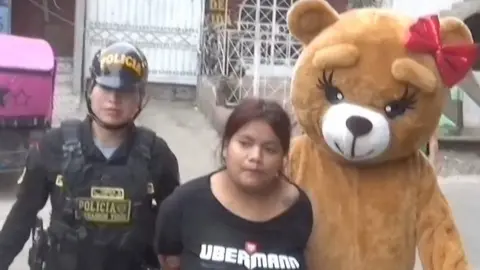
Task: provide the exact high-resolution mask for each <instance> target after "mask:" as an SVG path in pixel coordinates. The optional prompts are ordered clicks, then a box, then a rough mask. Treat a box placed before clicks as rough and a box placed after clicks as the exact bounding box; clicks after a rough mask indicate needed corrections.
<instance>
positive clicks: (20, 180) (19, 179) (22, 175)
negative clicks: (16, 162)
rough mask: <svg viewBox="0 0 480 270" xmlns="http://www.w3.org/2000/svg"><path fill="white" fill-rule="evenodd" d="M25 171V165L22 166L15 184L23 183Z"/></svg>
mask: <svg viewBox="0 0 480 270" xmlns="http://www.w3.org/2000/svg"><path fill="white" fill-rule="evenodd" d="M26 171H27V168H26V167H25V168H23V171H22V174H21V175H20V177H19V178H18V180H17V184H19V185H20V184H21V183H23V177H25V172H26Z"/></svg>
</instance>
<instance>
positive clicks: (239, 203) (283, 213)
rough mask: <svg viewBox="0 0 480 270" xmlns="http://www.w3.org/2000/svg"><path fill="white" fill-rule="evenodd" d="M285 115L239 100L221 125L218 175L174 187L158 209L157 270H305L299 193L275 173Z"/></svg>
mask: <svg viewBox="0 0 480 270" xmlns="http://www.w3.org/2000/svg"><path fill="white" fill-rule="evenodd" d="M290 133H291V124H290V120H289V117H288V115H287V113H286V112H285V111H284V110H283V109H282V107H281V106H280V105H278V104H277V103H275V102H272V101H266V100H258V99H247V100H244V101H243V102H241V103H240V104H239V105H238V106H237V107H236V108H235V109H234V110H233V112H232V114H231V115H230V117H229V118H228V120H227V123H226V126H225V130H224V134H223V137H222V140H221V146H222V149H221V150H222V151H221V155H222V161H223V164H224V168H222V169H220V170H218V171H215V172H212V173H210V174H208V175H206V176H202V177H200V178H197V179H194V180H192V181H190V182H188V183H187V184H185V185H183V186H180V187H179V188H177V189H176V190H175V191H174V193H173V194H171V195H170V196H169V197H168V198H167V199H166V200H165V201H164V202H163V203H162V204H161V206H160V210H159V214H158V219H157V227H156V230H157V232H156V237H155V239H154V243H155V246H156V249H157V254H158V255H159V260H160V262H161V264H162V265H163V269H166V270H171V269H182V270H198V269H254V268H255V269H307V268H306V266H305V259H304V256H303V252H304V250H305V247H306V244H307V240H308V238H309V236H310V233H311V230H312V223H313V216H312V206H311V204H310V201H309V200H308V198H307V196H306V194H305V193H304V192H303V191H301V190H300V189H299V188H298V187H297V186H295V185H294V184H292V183H291V182H289V181H288V179H287V178H286V177H285V175H284V174H283V173H282V171H283V167H284V163H285V161H286V158H287V154H288V149H289V146H290Z"/></svg>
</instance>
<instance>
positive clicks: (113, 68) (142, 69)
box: [85, 42, 148, 130]
mask: <svg viewBox="0 0 480 270" xmlns="http://www.w3.org/2000/svg"><path fill="white" fill-rule="evenodd" d="M90 78H91V84H90V85H89V86H88V88H87V91H85V100H86V103H87V108H88V113H89V115H90V117H91V118H92V119H93V120H94V121H95V122H96V123H98V124H99V125H100V126H102V127H103V128H106V129H110V130H113V129H122V128H125V127H126V126H128V125H130V124H132V123H133V122H134V120H135V119H136V118H137V116H138V115H139V114H140V112H141V110H142V109H143V108H144V106H145V104H146V98H145V87H146V84H147V79H148V63H147V59H146V57H145V55H143V53H142V52H141V51H140V50H139V49H138V48H137V47H135V46H134V45H132V44H130V43H126V42H116V43H113V44H111V45H109V46H107V47H106V48H104V49H101V50H99V51H98V52H97V53H96V54H95V56H94V57H93V60H92V64H91V67H90ZM133 104H135V105H136V106H132V105H133Z"/></svg>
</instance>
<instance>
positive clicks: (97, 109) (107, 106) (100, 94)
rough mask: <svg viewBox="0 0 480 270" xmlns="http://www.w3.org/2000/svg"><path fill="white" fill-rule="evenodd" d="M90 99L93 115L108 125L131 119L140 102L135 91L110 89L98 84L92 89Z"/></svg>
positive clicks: (138, 95)
mask: <svg viewBox="0 0 480 270" xmlns="http://www.w3.org/2000/svg"><path fill="white" fill-rule="evenodd" d="M90 99H91V102H92V110H93V112H94V113H95V115H96V116H97V117H98V118H100V120H101V121H103V122H105V123H107V124H110V125H121V124H124V123H126V122H129V121H131V120H132V119H133V117H134V116H135V114H136V113H137V112H138V110H139V104H140V94H139V93H138V92H137V91H129V92H121V91H112V90H107V89H104V88H102V87H101V86H99V85H96V86H95V87H94V88H93V89H92V93H91V95H90Z"/></svg>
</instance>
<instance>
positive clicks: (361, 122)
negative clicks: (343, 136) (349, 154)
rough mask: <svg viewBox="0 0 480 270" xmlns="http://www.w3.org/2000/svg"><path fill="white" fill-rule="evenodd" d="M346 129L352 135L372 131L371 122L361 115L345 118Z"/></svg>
mask: <svg viewBox="0 0 480 270" xmlns="http://www.w3.org/2000/svg"><path fill="white" fill-rule="evenodd" d="M346 125H347V128H348V130H350V132H351V133H352V135H353V136H354V137H357V138H358V137H361V136H363V135H366V134H368V133H369V132H370V131H372V128H373V124H372V122H370V120H368V119H367V118H365V117H363V116H358V115H353V116H350V117H349V118H348V119H347V122H346Z"/></svg>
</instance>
